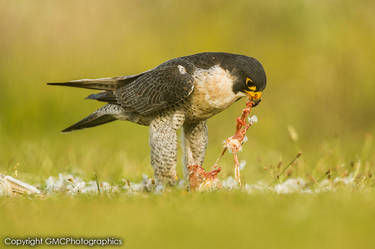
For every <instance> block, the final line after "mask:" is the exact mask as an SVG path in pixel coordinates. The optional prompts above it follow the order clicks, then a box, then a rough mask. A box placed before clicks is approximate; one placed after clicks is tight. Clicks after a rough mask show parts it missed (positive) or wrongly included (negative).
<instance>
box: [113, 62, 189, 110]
mask: <svg viewBox="0 0 375 249" xmlns="http://www.w3.org/2000/svg"><path fill="white" fill-rule="evenodd" d="M181 66H183V67H184V68H185V71H181V70H180V69H181ZM193 71H194V66H193V64H191V63H190V62H188V61H186V60H185V59H181V58H177V59H173V60H170V61H167V62H165V63H163V64H161V65H160V66H158V67H156V68H154V69H153V70H151V71H148V72H147V73H145V74H143V75H142V76H140V77H139V78H137V79H136V80H134V81H133V82H130V83H129V84H127V85H125V86H123V87H121V88H119V89H118V90H117V91H116V92H115V95H116V97H117V100H118V103H119V104H120V105H121V106H122V107H123V108H124V109H125V110H130V111H134V112H137V113H139V114H142V115H150V114H153V113H157V112H159V111H162V110H164V109H167V108H168V107H170V106H171V105H174V104H177V103H179V102H180V101H182V100H184V99H185V98H187V97H188V96H189V95H190V94H191V92H192V91H193V89H194V78H193V77H192V73H193Z"/></svg>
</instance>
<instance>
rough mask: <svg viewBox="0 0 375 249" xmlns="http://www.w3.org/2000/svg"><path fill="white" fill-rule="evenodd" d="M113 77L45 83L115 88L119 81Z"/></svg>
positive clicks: (91, 87)
mask: <svg viewBox="0 0 375 249" xmlns="http://www.w3.org/2000/svg"><path fill="white" fill-rule="evenodd" d="M117 78H119V77H114V78H102V79H82V80H73V81H68V82H61V83H47V85H53V86H71V87H79V88H87V89H96V90H116V89H117V88H119V87H120V81H119V80H118V79H117Z"/></svg>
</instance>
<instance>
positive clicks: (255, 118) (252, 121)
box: [247, 115, 258, 125]
mask: <svg viewBox="0 0 375 249" xmlns="http://www.w3.org/2000/svg"><path fill="white" fill-rule="evenodd" d="M247 120H248V121H249V123H250V124H251V125H252V124H254V123H257V122H258V117H257V116H256V115H253V116H251V117H249V118H247Z"/></svg>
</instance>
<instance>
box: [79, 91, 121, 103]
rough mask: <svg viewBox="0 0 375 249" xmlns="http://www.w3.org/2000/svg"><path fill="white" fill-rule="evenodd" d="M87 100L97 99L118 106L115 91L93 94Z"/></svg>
mask: <svg viewBox="0 0 375 249" xmlns="http://www.w3.org/2000/svg"><path fill="white" fill-rule="evenodd" d="M86 99H95V100H97V101H102V102H107V103H110V104H117V99H116V96H115V95H114V94H113V91H105V92H100V93H96V94H91V95H89V96H87V97H86Z"/></svg>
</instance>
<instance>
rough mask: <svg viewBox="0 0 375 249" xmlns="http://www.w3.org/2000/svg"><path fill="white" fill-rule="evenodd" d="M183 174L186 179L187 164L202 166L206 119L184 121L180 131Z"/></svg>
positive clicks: (205, 138) (187, 173)
mask: <svg viewBox="0 0 375 249" xmlns="http://www.w3.org/2000/svg"><path fill="white" fill-rule="evenodd" d="M182 136H183V138H182V141H183V151H184V176H185V179H188V176H189V169H188V166H193V165H195V166H202V164H203V161H204V156H205V152H206V148H207V143H208V133H207V124H206V121H200V122H193V123H191V122H190V123H189V122H185V124H184V126H183V132H182Z"/></svg>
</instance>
